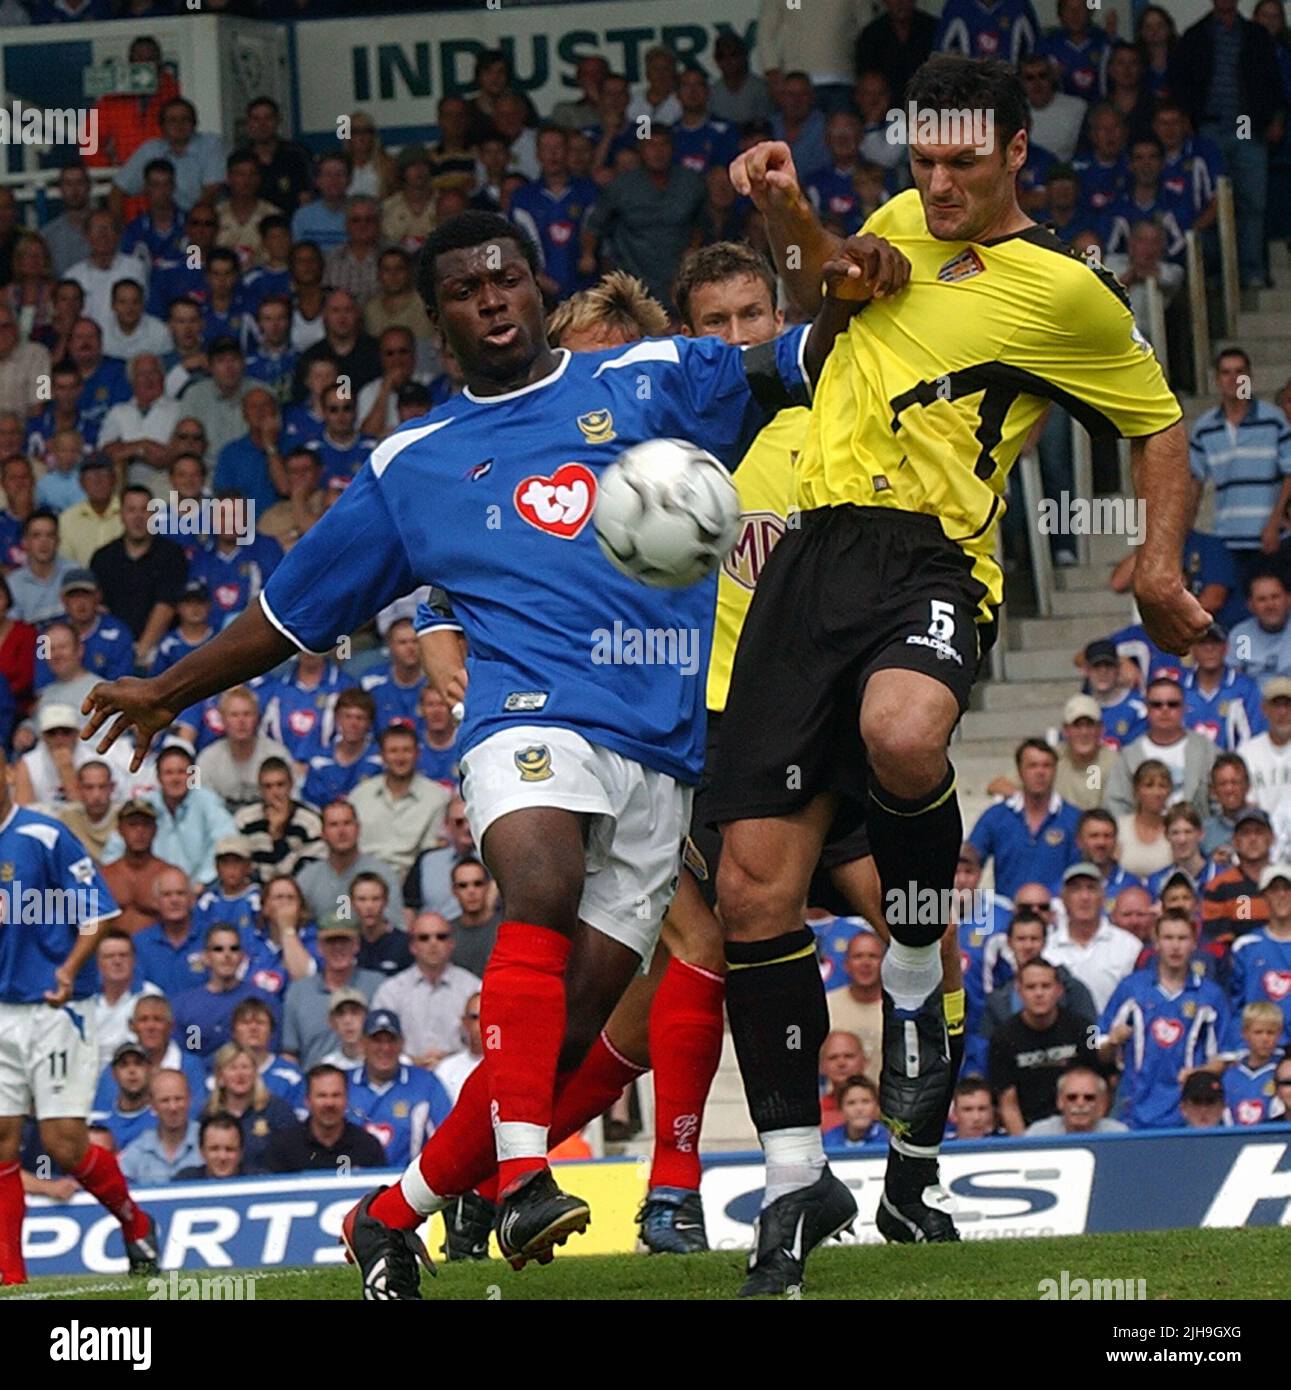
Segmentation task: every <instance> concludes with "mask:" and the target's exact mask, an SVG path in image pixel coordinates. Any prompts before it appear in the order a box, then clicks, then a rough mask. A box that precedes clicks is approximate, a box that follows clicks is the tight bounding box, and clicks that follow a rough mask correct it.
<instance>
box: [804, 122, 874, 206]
mask: <svg viewBox="0 0 1291 1390" xmlns="http://www.w3.org/2000/svg"><path fill="white" fill-rule="evenodd" d="M825 139H826V142H827V144H828V146H829V155H830V158H829V159H828V161H827V162H826V163H825V164H824V165H823V166H822V167H821V168H819V169H812V170H809V171H807V173H806V181H805V182H804V184H803V188H804V189H805V191H806V194H807V197H808V198H810V199H811V205H812V207H814V208H815V209H816V211H817V213H819V215H820V218H821V220H822V221H823V222H828V223H831V224H839V225H844V226H845V225H847V224H848V223H849V221H850V219H851V218H852V215H853V214H854V213H855V212H856V209H857V207H858V206H859V204H860V195H859V194H858V193H857V191H856V184H855V181H854V180H855V175H856V172H857V170H858V169H859V168H860V164H861V121H860V117H859V116H857V115H856V114H855V113H854V112H851V111H835V112H834V114H833V115H832V116H831V117H830V118H829V125H828V127H827V128H826V133H825Z"/></svg>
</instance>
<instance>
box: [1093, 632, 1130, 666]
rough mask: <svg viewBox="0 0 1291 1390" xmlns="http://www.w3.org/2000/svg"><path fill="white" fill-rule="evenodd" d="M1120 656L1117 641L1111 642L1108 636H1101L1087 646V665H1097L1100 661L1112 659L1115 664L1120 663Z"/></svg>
mask: <svg viewBox="0 0 1291 1390" xmlns="http://www.w3.org/2000/svg"><path fill="white" fill-rule="evenodd" d="M1120 660H1121V659H1120V657H1119V656H1117V655H1116V643H1115V642H1109V641H1108V640H1107V638H1105V637H1100V638H1099V639H1098V641H1096V642H1091V643H1090V644H1089V646H1087V647H1086V648H1085V664H1086V665H1087V666H1097V665H1099V663H1100V662H1106V661H1110V662H1112V663H1113V665H1119V664H1120Z"/></svg>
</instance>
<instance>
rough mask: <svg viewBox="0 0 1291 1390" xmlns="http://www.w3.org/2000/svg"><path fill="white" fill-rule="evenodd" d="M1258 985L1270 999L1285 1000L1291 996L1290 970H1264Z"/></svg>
mask: <svg viewBox="0 0 1291 1390" xmlns="http://www.w3.org/2000/svg"><path fill="white" fill-rule="evenodd" d="M1260 983H1261V984H1263V986H1264V993H1265V994H1267V995H1268V997H1269V998H1270V999H1272V1000H1274V1001H1277V1000H1280V999H1285V998H1286V997H1287V995H1288V994H1291V970H1266V971H1265V972H1264V978H1263V980H1262V981H1261V982H1260Z"/></svg>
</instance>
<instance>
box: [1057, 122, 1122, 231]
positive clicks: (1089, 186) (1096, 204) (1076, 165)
mask: <svg viewBox="0 0 1291 1390" xmlns="http://www.w3.org/2000/svg"><path fill="white" fill-rule="evenodd" d="M1086 129H1087V130H1088V132H1089V153H1088V154H1087V155H1078V156H1077V157H1076V158H1075V159H1073V160H1072V162H1071V167H1072V168H1073V169H1074V170H1075V171H1076V174H1077V176H1078V177H1079V178H1080V201H1081V206H1082V207H1084V208H1085V210H1086V211H1087V212H1089V213H1091V214H1093V216H1095V217H1101V216H1102V214H1103V213H1104V212H1106V211H1107V209H1108V208H1109V207H1110V206H1111V205H1112V204H1113V203H1114V202H1115V201H1116V200H1117V199H1118V198H1119V197H1120V196H1121V194H1122V193H1124V192H1125V189H1126V188H1127V187H1128V185H1129V181H1130V166H1129V164H1128V163H1127V161H1126V158H1125V147H1126V145H1127V144H1128V143H1129V127H1128V126H1127V125H1126V124H1125V120H1124V118H1123V117H1122V116H1121V113H1120V112H1119V111H1117V109H1116V108H1115V107H1114V106H1108V105H1106V104H1104V105H1102V106H1095V107H1094V109H1093V110H1092V111H1091V112H1090V113H1089V119H1088V121H1087V122H1086Z"/></svg>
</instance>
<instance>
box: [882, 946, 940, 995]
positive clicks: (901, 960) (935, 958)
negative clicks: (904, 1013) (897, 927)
mask: <svg viewBox="0 0 1291 1390" xmlns="http://www.w3.org/2000/svg"><path fill="white" fill-rule="evenodd" d="M879 974H880V976H881V978H882V980H883V988H884V989H885V990H887V992H888V993H889V994H890V995H891V996H892V1002H893V1004H895V1005H896V1007H897V1008H898V1009H908V1010H909V1011H910V1012H912V1013H913V1012H914V1011H915V1010H916V1009H918V1008H919V1006H920V1005H921V1004H922V1003H923V1001H924V1000H925V999H927V997H928V996H929V995H930V994H931V993H932V992H933V991H934V990H936V989H939V988H940V987H941V942H939V941H934V942H933V943H932V945H931V946H904V945H902V944H901V942H899V941H896V940H894V941H893V942H892V943H891V945H889V946H888V949H887V951H886V953H885V954H884V956H883V964H882V966H881V967H880V969H879Z"/></svg>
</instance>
